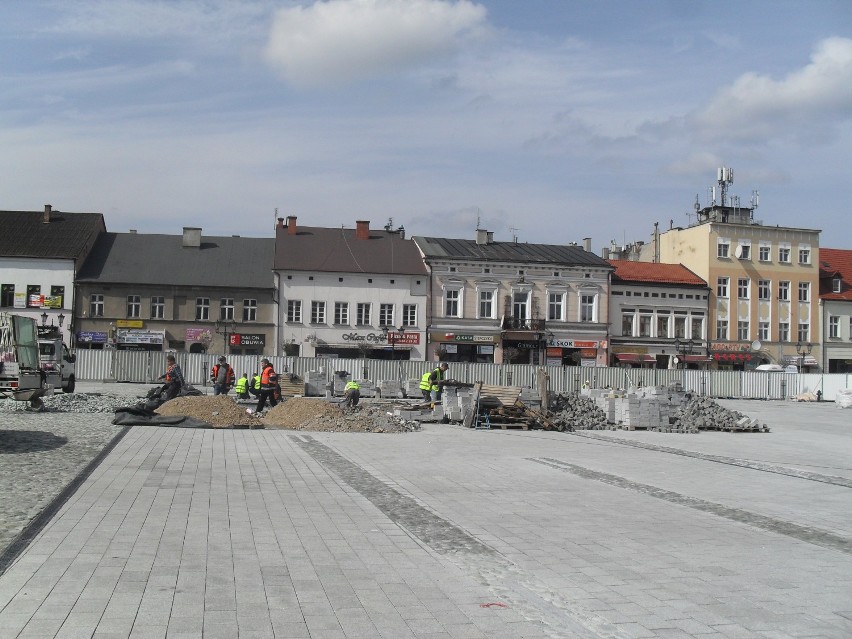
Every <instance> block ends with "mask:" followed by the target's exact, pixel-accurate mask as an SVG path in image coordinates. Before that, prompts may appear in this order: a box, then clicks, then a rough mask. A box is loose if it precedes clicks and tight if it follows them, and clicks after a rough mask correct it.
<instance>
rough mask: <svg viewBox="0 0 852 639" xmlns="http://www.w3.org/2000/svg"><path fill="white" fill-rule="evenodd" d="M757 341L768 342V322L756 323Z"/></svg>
mask: <svg viewBox="0 0 852 639" xmlns="http://www.w3.org/2000/svg"><path fill="white" fill-rule="evenodd" d="M757 339H759V340H760V341H761V342H768V341H769V322H758V323H757Z"/></svg>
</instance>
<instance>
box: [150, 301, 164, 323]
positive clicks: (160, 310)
mask: <svg viewBox="0 0 852 639" xmlns="http://www.w3.org/2000/svg"><path fill="white" fill-rule="evenodd" d="M165 317H166V298H165V297H163V296H162V295H152V296H151V319H164V318H165Z"/></svg>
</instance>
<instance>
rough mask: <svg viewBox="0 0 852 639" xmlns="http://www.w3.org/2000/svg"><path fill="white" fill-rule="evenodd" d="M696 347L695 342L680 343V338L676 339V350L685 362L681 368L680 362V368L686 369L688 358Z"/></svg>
mask: <svg viewBox="0 0 852 639" xmlns="http://www.w3.org/2000/svg"><path fill="white" fill-rule="evenodd" d="M694 347H695V342H694V341H693V340H691V339H690V340H686V341H685V342H682V341H680V339H679V338H675V341H674V348H675V351H676V352H677V353H678V355H680V356H681V358H682V360H683V366H682V367H681V365H680V362H678V366H677V367H678V368H686V356H687V355H690V354H692V349H693V348H694Z"/></svg>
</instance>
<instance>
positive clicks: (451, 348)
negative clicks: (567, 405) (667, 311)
mask: <svg viewBox="0 0 852 639" xmlns="http://www.w3.org/2000/svg"><path fill="white" fill-rule="evenodd" d="M414 241H415V242H416V243H417V246H418V247H419V248H420V251H421V253H422V255H423V259H424V261H425V263H426V265H427V266H428V268H429V273H430V278H429V309H430V314H429V315H430V324H429V346H428V349H427V357H428V359H430V360H444V361H465V362H495V363H522V364H551V365H562V364H571V365H579V364H581V363H585V364H588V365H594V364H596V363H597V364H598V365H601V366H605V365H606V361H607V352H608V351H607V349H608V344H607V313H608V299H609V275H610V272H611V271H612V270H613V269H612V267H611V266H610V265H609V264H608V263H607V262H606V260H604V259H602V258H600V257H598V256H596V255H594V254H592V253H591V252H590V246H588V241H587V245H586V246H585V247H579V246H576V245H568V246H560V245H546V244H527V243H519V242H516V241H515V242H495V241H494V238H493V234H492V233H490V232H488V231H486V230H482V229H478V230H477V231H476V238H475V239H473V240H458V239H446V238H436V237H415V238H414Z"/></svg>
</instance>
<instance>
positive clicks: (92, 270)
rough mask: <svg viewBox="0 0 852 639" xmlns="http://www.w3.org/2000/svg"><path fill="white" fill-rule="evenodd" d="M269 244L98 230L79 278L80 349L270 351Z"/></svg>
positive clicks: (188, 232) (190, 233)
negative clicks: (100, 233)
mask: <svg viewBox="0 0 852 639" xmlns="http://www.w3.org/2000/svg"><path fill="white" fill-rule="evenodd" d="M274 242H275V241H274V240H273V239H272V238H244V237H238V236H231V237H202V229H200V228H191V227H186V228H184V230H183V234H182V235H159V234H142V233H134V232H130V233H105V234H103V235H102V236H101V237H100V238H99V240H98V242H97V243H96V245H95V247H94V249H93V251H92V253H91V255H90V256H89V259H88V260H87V261H86V263H85V265H84V266H83V268H82V269H81V272H80V274H79V276H78V278H77V287H78V296H77V302H78V303H77V306H76V308H75V316H76V318H77V334H76V340H77V346H78V348H95V349H98V348H117V349H121V350H149V351H176V352H190V353H201V352H207V351H213V352H216V353H225V354H244V355H260V354H273V353H275V348H276V343H275V314H276V313H275V302H274V296H273V287H272V282H273V278H272V257H273V250H274Z"/></svg>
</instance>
